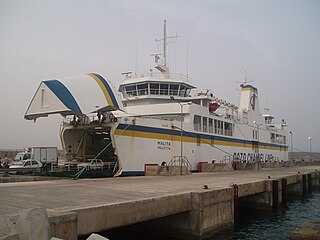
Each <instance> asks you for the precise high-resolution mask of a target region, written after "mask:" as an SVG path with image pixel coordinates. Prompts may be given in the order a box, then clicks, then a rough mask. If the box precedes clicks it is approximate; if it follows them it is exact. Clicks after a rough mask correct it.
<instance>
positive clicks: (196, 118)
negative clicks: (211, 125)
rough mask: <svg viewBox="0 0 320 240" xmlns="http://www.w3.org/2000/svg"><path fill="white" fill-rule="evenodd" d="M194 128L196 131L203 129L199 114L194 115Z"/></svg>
mask: <svg viewBox="0 0 320 240" xmlns="http://www.w3.org/2000/svg"><path fill="white" fill-rule="evenodd" d="M193 128H194V130H195V131H201V117H200V116H198V115H194V118H193Z"/></svg>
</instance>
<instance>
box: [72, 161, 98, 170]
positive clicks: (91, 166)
mask: <svg viewBox="0 0 320 240" xmlns="http://www.w3.org/2000/svg"><path fill="white" fill-rule="evenodd" d="M103 166H104V163H103V161H102V160H101V159H88V160H87V161H86V162H84V163H80V164H78V169H79V170H80V169H82V168H86V169H87V170H98V169H103Z"/></svg>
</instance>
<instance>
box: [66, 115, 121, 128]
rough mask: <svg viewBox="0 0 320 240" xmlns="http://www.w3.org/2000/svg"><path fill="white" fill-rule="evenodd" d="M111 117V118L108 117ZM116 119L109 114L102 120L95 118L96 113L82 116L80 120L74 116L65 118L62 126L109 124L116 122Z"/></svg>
mask: <svg viewBox="0 0 320 240" xmlns="http://www.w3.org/2000/svg"><path fill="white" fill-rule="evenodd" d="M110 115H111V117H110ZM116 121H117V120H116V118H115V117H114V116H113V115H112V114H109V115H107V116H106V119H104V120H103V119H102V117H100V119H99V117H98V116H97V114H96V113H94V114H88V115H83V117H82V118H81V119H79V118H78V117H77V118H75V117H74V116H67V117H65V118H64V119H63V121H62V125H78V124H87V125H91V124H101V123H110V122H116Z"/></svg>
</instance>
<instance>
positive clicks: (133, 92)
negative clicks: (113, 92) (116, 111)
mask: <svg viewBox="0 0 320 240" xmlns="http://www.w3.org/2000/svg"><path fill="white" fill-rule="evenodd" d="M125 88H126V95H127V96H129V97H130V96H137V89H136V85H131V86H126V87H125Z"/></svg>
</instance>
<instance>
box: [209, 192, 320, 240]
mask: <svg viewBox="0 0 320 240" xmlns="http://www.w3.org/2000/svg"><path fill="white" fill-rule="evenodd" d="M288 200H289V201H288V203H287V205H286V206H284V207H279V208H278V209H275V210H273V211H253V210H242V211H240V216H239V221H238V223H237V225H236V229H235V232H234V234H233V236H232V237H231V239H239V240H240V239H259V240H263V239H268V240H270V239H279V240H281V239H290V233H291V231H292V230H293V229H294V228H295V227H297V226H300V225H302V224H304V223H306V222H308V221H310V220H320V191H319V190H316V191H314V192H313V193H311V194H308V195H307V196H305V197H296V198H290V197H289V199H288ZM209 239H211V238H209ZM212 239H215V238H212ZM226 239H228V238H226Z"/></svg>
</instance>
